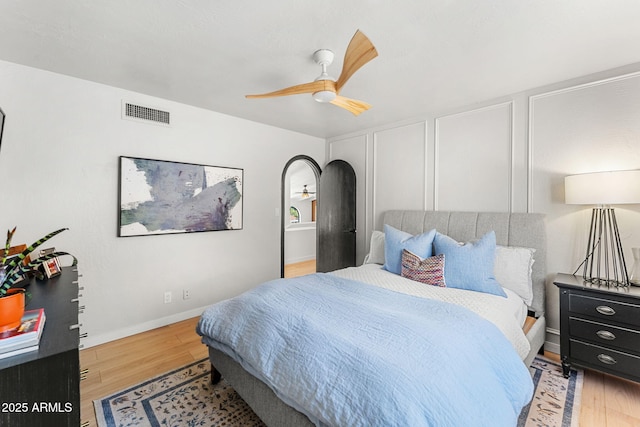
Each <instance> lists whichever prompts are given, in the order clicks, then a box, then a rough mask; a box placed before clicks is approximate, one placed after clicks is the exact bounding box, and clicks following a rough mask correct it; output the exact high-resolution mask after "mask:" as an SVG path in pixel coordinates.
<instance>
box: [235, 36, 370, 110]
mask: <svg viewBox="0 0 640 427" xmlns="http://www.w3.org/2000/svg"><path fill="white" fill-rule="evenodd" d="M376 56H378V52H377V51H376V48H375V46H374V45H373V43H371V41H370V40H369V39H368V38H367V36H365V35H364V33H362V32H361V31H360V30H357V31H356V33H355V34H354V36H353V38H352V39H351V41H350V42H349V46H347V51H346V53H345V54H344V62H343V64H342V72H341V73H340V77H338V80H335V79H333V78H332V77H331V76H329V74H327V67H328V66H329V65H331V63H332V62H333V58H334V54H333V52H332V51H330V50H328V49H320V50H317V51H315V52H314V54H313V60H314V61H315V62H316V63H317V64H318V65H320V66H321V67H322V73H321V74H320V76H319V77H318V78H316V79H315V80H314V81H313V82H310V83H303V84H300V85H296V86H291V87H288V88H285V89H280V90H277V91H275V92H269V93H263V94H260V95H246V97H247V98H273V97H276V96H287V95H299V94H302V93H311V94H313V99H315V100H316V101H318V102H330V103H332V104H333V105H337V106H338V107H341V108H344V109H345V110H348V111H351V112H352V113H353V114H354V115H356V116H357V115H359V114H360V113H362V112H363V111H366V110H368V109H369V108H371V105H370V104H367V103H366V102H363V101H358V100H356V99H350V98H346V97H344V96H341V95H340V90H342V87H343V86H344V85H345V83H346V82H347V80H349V79H350V78H351V76H353V74H354V73H355V72H356V71H358V70H359V69H360V67H362V66H363V65H364V64H366V63H367V62H369V61H371V60H372V59H373V58H375V57H376Z"/></svg>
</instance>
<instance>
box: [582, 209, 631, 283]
mask: <svg viewBox="0 0 640 427" xmlns="http://www.w3.org/2000/svg"><path fill="white" fill-rule="evenodd" d="M583 264H584V270H583V276H584V279H585V281H587V282H589V283H591V284H593V285H597V286H607V287H628V286H629V285H630V282H629V275H628V274H627V266H626V264H625V262H624V255H623V253H622V243H621V241H620V233H619V232H618V223H617V221H616V213H615V211H614V209H613V208H611V207H607V206H598V207H595V208H593V210H592V211H591V228H590V230H589V242H588V245H587V254H586V257H585V259H584V261H583ZM578 268H580V267H578Z"/></svg>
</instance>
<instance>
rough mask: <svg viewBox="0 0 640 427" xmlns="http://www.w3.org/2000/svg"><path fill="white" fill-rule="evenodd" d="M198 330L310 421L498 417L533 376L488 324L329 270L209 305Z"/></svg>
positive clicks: (469, 421)
mask: <svg viewBox="0 0 640 427" xmlns="http://www.w3.org/2000/svg"><path fill="white" fill-rule="evenodd" d="M197 332H198V333H199V334H200V335H202V336H203V342H204V343H205V344H207V345H209V346H211V347H213V348H216V349H218V350H221V351H223V352H225V353H226V354H228V355H229V356H231V357H232V358H234V359H235V360H236V361H238V362H239V363H240V364H241V365H242V366H243V367H244V368H245V369H246V370H247V371H248V372H250V373H251V374H253V375H254V376H256V377H257V378H259V379H260V380H262V381H263V382H265V383H266V384H267V385H268V386H269V387H271V388H272V389H273V390H274V392H275V393H276V394H277V395H278V397H280V398H281V399H282V400H283V401H284V402H286V403H287V404H289V405H290V406H292V407H294V408H295V409H297V410H298V411H300V412H302V413H304V414H306V415H307V416H308V417H309V418H310V419H311V421H312V422H314V423H315V424H316V425H318V426H349V427H353V426H367V427H368V426H411V427H417V426H437V427H445V426H452V427H460V426H465V427H469V426H493V427H498V426H509V427H513V426H515V425H516V423H517V419H518V415H519V414H520V411H521V409H522V408H523V407H524V406H525V405H526V404H527V403H528V402H529V400H530V399H531V395H532V392H533V383H532V380H531V375H530V374H529V371H528V369H527V368H526V367H525V365H524V364H523V363H522V361H521V360H520V358H519V357H518V355H517V353H516V352H515V350H514V349H513V347H512V346H511V344H510V343H509V342H508V340H507V339H506V338H505V337H504V336H503V335H502V333H501V332H500V331H499V330H498V329H497V328H496V327H495V326H494V325H493V324H491V323H490V322H488V321H486V320H485V319H483V318H481V317H479V316H478V315H476V314H474V313H472V312H471V311H469V310H467V309H465V308H463V307H459V306H456V305H453V304H449V303H443V302H439V301H434V300H428V299H424V298H418V297H414V296H410V295H405V294H401V293H397V292H393V291H389V290H387V289H382V288H378V287H375V286H371V285H367V284H365V283H361V282H356V281H351V280H345V279H342V278H338V277H335V276H332V275H331V274H321V273H319V274H313V275H309V276H304V277H301V278H297V279H278V280H274V281H271V282H267V283H265V284H263V285H261V286H259V287H258V288H256V289H253V290H251V291H248V292H246V293H244V294H242V295H240V296H238V297H235V298H232V299H229V300H226V301H222V302H220V303H217V304H215V305H213V306H211V307H209V308H208V309H207V310H206V311H205V312H204V313H203V315H202V318H201V319H200V322H199V324H198V327H197Z"/></svg>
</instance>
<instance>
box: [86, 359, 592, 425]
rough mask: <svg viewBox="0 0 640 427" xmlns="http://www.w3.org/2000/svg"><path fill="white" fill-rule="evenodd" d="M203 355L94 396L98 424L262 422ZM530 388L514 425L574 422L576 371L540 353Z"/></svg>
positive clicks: (576, 412)
mask: <svg viewBox="0 0 640 427" xmlns="http://www.w3.org/2000/svg"><path fill="white" fill-rule="evenodd" d="M210 367H211V365H210V364H209V361H208V360H207V359H203V360H201V361H198V362H195V363H193V364H191V365H188V366H184V367H182V368H180V369H176V370H174V371H171V372H168V373H166V374H164V375H161V376H158V377H156V378H152V379H150V380H148V381H145V382H143V383H141V384H137V385H135V386H133V387H130V388H128V389H126V390H123V391H121V392H118V393H115V394H112V395H110V396H107V397H104V398H102V399H100V400H96V401H94V406H95V410H96V419H97V421H98V426H100V427H130V426H136V427H141V426H154V427H155V426H163V427H164V426H167V427H168V426H171V427H182V426H184V427H187V426H189V427H192V426H227V427H239V426H250V427H263V426H264V424H263V423H262V422H261V421H260V419H259V418H258V417H257V416H256V415H255V414H254V413H253V411H252V410H251V408H249V406H248V405H247V404H246V403H245V402H244V401H243V400H242V399H241V398H240V396H238V394H237V393H236V392H235V391H234V390H233V389H232V388H231V387H230V386H229V385H228V384H227V383H226V382H225V381H224V379H222V380H221V381H220V382H219V383H218V384H216V385H212V384H211V376H210V371H209V370H210ZM531 375H532V376H533V380H534V384H535V386H536V390H535V392H534V397H533V400H532V403H531V404H530V405H529V406H527V407H526V408H524V410H523V411H522V414H521V415H520V420H519V421H518V427H532V426H535V427H543V426H549V427H555V426H557V427H572V426H577V425H578V418H579V415H580V394H581V391H582V371H581V370H579V371H575V370H572V371H571V376H570V377H569V379H565V378H564V377H563V376H562V368H561V366H560V365H559V364H557V363H555V362H553V361H550V360H548V359H546V358H543V357H541V356H538V357H536V359H535V360H534V362H533V363H532V365H531Z"/></svg>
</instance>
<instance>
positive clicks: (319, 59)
mask: <svg viewBox="0 0 640 427" xmlns="http://www.w3.org/2000/svg"><path fill="white" fill-rule="evenodd" d="M333 58H334V54H333V52H332V51H330V50H329V49H320V50H316V51H315V52H313V60H314V61H316V64H318V65H320V66H322V73H321V74H320V76H319V77H318V78H316V79H315V81H318V80H332V81H335V79H333V78H331V76H329V74H327V67H328V66H329V65H331V63H332V62H333ZM313 99H315V100H316V101H318V102H331V101H333V100H334V99H336V93H335V92H333V91H330V90H321V91H318V92H314V93H313Z"/></svg>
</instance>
